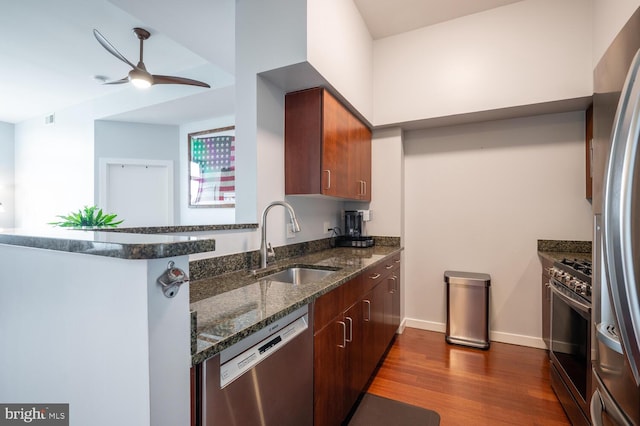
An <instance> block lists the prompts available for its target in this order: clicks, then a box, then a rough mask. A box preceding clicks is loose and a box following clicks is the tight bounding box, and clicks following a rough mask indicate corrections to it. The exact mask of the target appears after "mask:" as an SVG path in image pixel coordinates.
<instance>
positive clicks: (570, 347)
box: [549, 258, 591, 425]
mask: <svg viewBox="0 0 640 426" xmlns="http://www.w3.org/2000/svg"><path fill="white" fill-rule="evenodd" d="M549 274H550V276H551V279H550V281H549V287H550V289H551V333H550V335H551V337H550V348H549V355H550V359H551V385H552V387H553V390H554V391H555V393H556V395H557V396H558V399H559V400H560V402H561V404H562V406H563V408H564V410H565V412H566V413H567V416H568V417H569V419H570V420H571V423H572V424H573V425H590V424H591V422H590V420H589V399H590V396H591V261H590V260H585V259H570V258H565V259H563V260H561V261H558V262H555V263H554V265H553V267H552V268H551V269H550V270H549Z"/></svg>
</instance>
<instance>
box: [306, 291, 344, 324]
mask: <svg viewBox="0 0 640 426" xmlns="http://www.w3.org/2000/svg"><path fill="white" fill-rule="evenodd" d="M343 287H344V286H340V287H338V288H336V289H333V290H331V291H330V292H329V293H327V294H323V295H322V296H320V297H318V298H317V299H316V301H315V302H314V308H313V329H314V330H315V331H318V330H320V329H322V328H323V327H324V326H326V325H327V324H328V323H329V322H330V321H331V320H333V319H334V318H335V317H336V316H338V315H341V314H342V311H343V309H344V292H343V289H342V288H343Z"/></svg>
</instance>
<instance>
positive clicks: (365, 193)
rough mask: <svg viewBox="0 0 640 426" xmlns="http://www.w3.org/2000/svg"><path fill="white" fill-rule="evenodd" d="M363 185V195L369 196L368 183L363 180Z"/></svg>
mask: <svg viewBox="0 0 640 426" xmlns="http://www.w3.org/2000/svg"><path fill="white" fill-rule="evenodd" d="M362 185H364V191H362V195H367V181H365V180H363V181H362Z"/></svg>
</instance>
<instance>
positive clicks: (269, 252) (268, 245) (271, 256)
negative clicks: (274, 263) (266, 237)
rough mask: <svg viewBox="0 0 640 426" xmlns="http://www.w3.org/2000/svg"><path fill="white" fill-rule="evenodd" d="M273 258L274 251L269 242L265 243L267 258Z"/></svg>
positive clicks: (274, 256)
mask: <svg viewBox="0 0 640 426" xmlns="http://www.w3.org/2000/svg"><path fill="white" fill-rule="evenodd" d="M275 258H276V252H275V251H274V250H273V248H272V247H271V243H267V260H269V259H275Z"/></svg>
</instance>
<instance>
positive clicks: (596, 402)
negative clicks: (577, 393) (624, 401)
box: [589, 380, 632, 426]
mask: <svg viewBox="0 0 640 426" xmlns="http://www.w3.org/2000/svg"><path fill="white" fill-rule="evenodd" d="M598 382H600V380H598ZM600 389H601V387H600V383H599V384H598V388H597V389H596V390H595V391H594V392H593V395H592V396H591V403H590V404H589V413H590V415H591V423H592V424H593V426H603V425H604V422H603V420H602V419H603V417H604V416H606V417H608V418H610V419H611V420H613V421H614V422H615V424H616V425H619V426H632V423H631V422H629V420H628V419H627V418H626V417H625V415H624V414H622V411H620V409H619V408H618V406H617V405H616V404H615V403H614V402H613V399H612V398H611V396H609V395H608V394H607V392H606V391H602V392H601V391H600Z"/></svg>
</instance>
